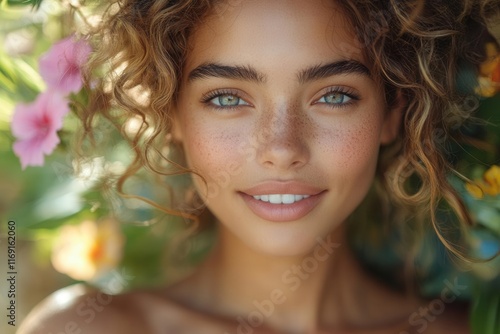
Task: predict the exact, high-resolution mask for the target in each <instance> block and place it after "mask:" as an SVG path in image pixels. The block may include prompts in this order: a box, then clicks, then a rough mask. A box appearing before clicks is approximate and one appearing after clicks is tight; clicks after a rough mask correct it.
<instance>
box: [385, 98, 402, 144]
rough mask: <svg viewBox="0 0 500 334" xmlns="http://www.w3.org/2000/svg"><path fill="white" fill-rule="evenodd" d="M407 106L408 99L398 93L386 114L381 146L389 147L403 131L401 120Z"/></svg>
mask: <svg viewBox="0 0 500 334" xmlns="http://www.w3.org/2000/svg"><path fill="white" fill-rule="evenodd" d="M405 106H406V99H405V98H404V97H403V95H402V94H401V92H398V93H397V97H396V101H395V103H394V104H393V106H391V107H390V108H389V109H388V110H387V111H386V113H385V119H384V123H383V125H382V132H381V134H380V144H381V145H388V144H390V143H392V142H393V141H394V140H395V139H396V138H397V136H398V134H399V131H400V129H401V120H402V118H403V110H404V108H405Z"/></svg>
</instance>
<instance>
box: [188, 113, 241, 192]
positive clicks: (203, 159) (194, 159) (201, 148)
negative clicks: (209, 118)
mask: <svg viewBox="0 0 500 334" xmlns="http://www.w3.org/2000/svg"><path fill="white" fill-rule="evenodd" d="M188 124H190V125H189V126H187V127H186V128H185V133H186V135H187V136H186V140H185V141H184V150H185V154H186V159H187V163H188V166H189V167H190V168H192V169H193V170H195V171H197V172H198V173H200V174H201V176H202V177H203V178H204V179H205V181H207V185H204V184H203V181H201V180H200V179H199V177H195V178H194V181H195V184H196V186H197V188H198V189H199V190H200V193H201V194H203V193H204V190H205V191H206V190H208V191H209V192H210V193H213V192H214V189H220V188H221V187H224V186H226V185H227V184H228V183H229V182H230V181H231V178H232V177H233V176H234V175H236V174H238V173H239V171H240V169H241V165H242V160H243V159H242V156H241V154H240V153H239V152H238V150H237V147H238V143H239V142H241V140H242V139H241V138H242V135H241V133H237V132H228V131H220V129H218V128H216V127H207V126H206V125H203V124H197V123H196V122H191V123H188ZM207 187H208V189H207Z"/></svg>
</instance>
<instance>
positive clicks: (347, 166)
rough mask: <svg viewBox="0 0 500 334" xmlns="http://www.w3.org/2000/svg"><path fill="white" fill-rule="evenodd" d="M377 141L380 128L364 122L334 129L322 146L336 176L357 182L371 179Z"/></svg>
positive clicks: (375, 159)
mask: <svg viewBox="0 0 500 334" xmlns="http://www.w3.org/2000/svg"><path fill="white" fill-rule="evenodd" d="M379 141H380V127H379V126H378V125H376V124H375V125H372V124H369V122H366V123H362V124H359V125H357V126H351V127H348V128H347V127H346V128H343V129H336V131H335V132H333V133H330V136H329V138H328V139H327V142H325V143H323V144H322V146H323V147H325V150H324V151H325V156H326V157H329V158H328V160H329V161H330V165H331V166H332V169H335V170H336V173H335V174H336V175H343V176H344V179H345V180H347V179H348V178H349V177H351V178H356V179H357V180H358V181H359V179H360V178H366V179H367V180H368V179H371V178H372V175H373V171H374V168H375V166H376V163H377V158H378V151H379V146H380V143H379Z"/></svg>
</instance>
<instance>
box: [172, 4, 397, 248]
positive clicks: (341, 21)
mask: <svg viewBox="0 0 500 334" xmlns="http://www.w3.org/2000/svg"><path fill="white" fill-rule="evenodd" d="M190 43H191V49H190V50H189V52H188V57H187V59H186V64H185V68H184V72H183V74H184V78H183V82H182V84H181V87H180V93H179V99H178V104H177V111H176V115H175V123H174V124H175V125H174V137H175V138H177V139H178V140H180V141H182V142H183V146H184V149H185V154H186V159H187V162H188V165H189V167H190V168H192V169H194V170H195V171H197V172H199V173H200V174H201V175H202V176H203V177H204V178H205V180H206V181H207V184H205V183H203V181H201V179H200V178H199V177H197V176H194V177H193V179H194V183H195V185H196V187H197V189H198V192H199V193H200V195H201V196H202V198H203V199H204V200H205V201H206V204H207V206H208V208H209V209H210V210H211V211H212V212H213V213H214V215H215V216H216V217H217V218H218V220H219V221H220V223H221V227H222V228H223V229H224V231H226V232H227V231H228V232H230V233H229V235H233V236H236V237H237V238H239V239H240V240H241V241H242V242H244V243H245V244H246V245H247V246H250V247H251V248H253V249H254V250H258V251H261V252H265V253H269V254H274V255H298V254H304V253H306V252H308V251H310V250H311V249H313V247H314V246H315V245H316V242H317V238H318V237H321V238H323V237H325V236H326V235H327V234H328V233H330V232H331V231H332V230H333V229H335V228H336V227H337V226H339V224H341V223H342V222H343V221H344V220H345V219H346V218H347V216H348V215H349V214H350V213H351V212H352V211H353V210H354V209H355V208H356V206H357V205H358V204H359V203H360V202H361V200H362V199H363V197H364V196H365V195H366V193H367V191H368V189H369V187H370V185H371V183H372V181H373V177H374V171H375V167H376V163H377V157H378V152H379V146H380V145H381V144H384V143H388V142H390V141H391V140H392V139H393V138H394V137H395V134H396V133H397V128H398V123H399V112H397V111H389V110H387V107H386V105H385V103H384V96H383V91H382V88H381V87H380V85H379V84H377V81H376V79H375V78H373V77H372V76H371V74H370V72H369V70H368V68H369V64H368V63H367V60H366V59H364V58H363V55H362V52H361V50H360V49H359V43H357V42H356V40H355V38H354V35H353V34H352V32H351V29H350V26H349V25H348V22H347V20H346V19H345V18H344V16H343V14H342V12H341V11H340V10H339V8H338V7H336V6H335V5H334V3H333V2H328V1H325V0H312V1H303V0H273V1H268V0H252V1H231V2H230V3H228V4H227V6H226V5H220V6H219V7H218V8H217V11H216V13H214V14H213V15H211V16H210V17H209V18H208V19H207V20H205V21H204V22H203V23H201V24H200V25H199V26H198V27H197V29H196V30H195V31H194V33H193V35H192V36H191V39H190Z"/></svg>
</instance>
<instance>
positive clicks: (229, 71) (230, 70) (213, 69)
mask: <svg viewBox="0 0 500 334" xmlns="http://www.w3.org/2000/svg"><path fill="white" fill-rule="evenodd" d="M208 77H216V78H226V79H236V80H243V81H254V82H257V83H263V82H265V81H266V76H265V75H264V74H262V73H259V72H258V71H257V70H255V69H254V68H252V67H250V66H229V65H221V64H217V63H205V64H202V65H200V66H198V67H196V68H195V69H194V70H192V71H191V72H190V73H189V76H188V81H193V80H195V79H203V78H208Z"/></svg>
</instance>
